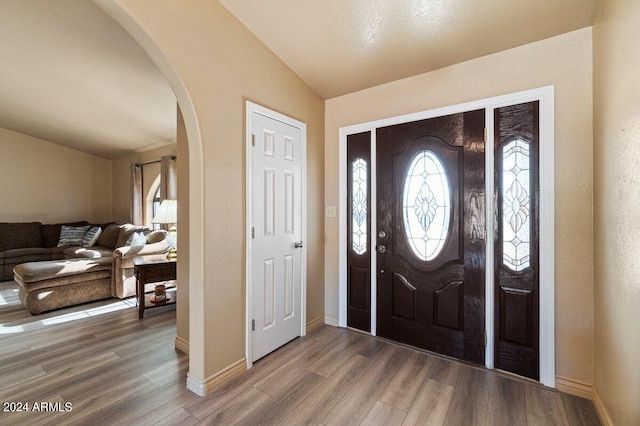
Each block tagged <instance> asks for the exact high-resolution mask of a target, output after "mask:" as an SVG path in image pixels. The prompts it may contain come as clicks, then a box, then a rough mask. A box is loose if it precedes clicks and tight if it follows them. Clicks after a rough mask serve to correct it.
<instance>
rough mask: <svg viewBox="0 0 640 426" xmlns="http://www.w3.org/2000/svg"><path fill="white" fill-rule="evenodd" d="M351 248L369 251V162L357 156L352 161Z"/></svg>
mask: <svg viewBox="0 0 640 426" xmlns="http://www.w3.org/2000/svg"><path fill="white" fill-rule="evenodd" d="M351 184H352V191H351V249H352V250H353V252H354V253H355V254H359V255H360V254H364V253H366V252H367V184H368V182H367V162H366V161H365V160H363V159H362V158H356V159H355V160H354V161H353V163H351Z"/></svg>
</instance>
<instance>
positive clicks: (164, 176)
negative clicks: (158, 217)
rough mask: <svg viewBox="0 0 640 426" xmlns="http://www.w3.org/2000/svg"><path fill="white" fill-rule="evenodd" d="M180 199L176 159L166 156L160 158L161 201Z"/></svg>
mask: <svg viewBox="0 0 640 426" xmlns="http://www.w3.org/2000/svg"><path fill="white" fill-rule="evenodd" d="M177 198H178V179H177V170H176V158H175V157H173V156H171V155H165V156H164V157H162V158H160V201H162V200H176V199H177Z"/></svg>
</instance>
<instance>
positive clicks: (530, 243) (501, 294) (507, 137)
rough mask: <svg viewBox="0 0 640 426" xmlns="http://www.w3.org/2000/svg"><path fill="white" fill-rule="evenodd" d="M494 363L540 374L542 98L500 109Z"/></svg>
mask: <svg viewBox="0 0 640 426" xmlns="http://www.w3.org/2000/svg"><path fill="white" fill-rule="evenodd" d="M494 114H495V117H494V118H495V128H496V141H495V142H496V143H495V158H494V161H495V166H496V168H495V183H496V189H495V193H496V213H497V214H496V225H497V226H496V233H495V265H494V267H495V283H494V285H495V297H496V301H495V336H496V339H495V366H496V368H500V369H502V370H506V371H510V372H512V373H516V374H519V375H522V376H526V377H530V378H532V379H536V380H537V379H539V377H540V368H539V290H538V288H539V282H538V279H539V207H538V206H539V199H540V185H539V175H538V170H539V167H538V152H539V143H538V139H539V137H538V122H539V121H538V102H529V103H525V104H519V105H513V106H508V107H502V108H497V109H496V110H495V113H494Z"/></svg>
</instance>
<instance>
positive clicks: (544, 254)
mask: <svg viewBox="0 0 640 426" xmlns="http://www.w3.org/2000/svg"><path fill="white" fill-rule="evenodd" d="M531 101H539V102H540V123H539V130H540V164H539V173H540V275H539V281H540V282H539V291H540V324H539V326H540V341H539V343H540V345H539V347H540V353H539V356H540V358H539V359H540V382H541V383H542V384H543V385H545V386H548V387H552V388H555V387H556V377H555V309H554V307H555V296H554V294H555V293H554V291H555V280H554V273H555V263H554V253H555V251H554V250H555V246H554V194H555V191H554V114H555V113H554V86H546V87H541V88H537V89H532V90H526V91H522V92H517V93H511V94H507V95H501V96H495V97H492V98H486V99H481V100H477V101H472V102H466V103H462V104H457V105H451V106H446V107H442V108H436V109H431V110H427V111H421V112H417V113H413V114H407V115H402V116H397V117H391V118H386V119H382V120H375V121H370V122H366V123H361V124H355V125H351V126H346V127H341V128H340V130H339V158H338V163H339V176H338V178H339V204H338V206H339V208H338V211H339V212H340V215H339V216H338V217H339V219H338V228H339V231H338V244H339V249H338V256H339V261H338V274H339V281H338V326H339V327H346V326H347V218H346V216H345V214H344V213H345V212H346V211H347V200H346V196H347V175H346V168H347V163H346V158H347V135H350V134H354V133H361V132H367V131H368V132H371V154H372V155H371V206H372V208H371V210H372V211H371V232H370V235H371V240H370V242H369V243H370V244H371V247H375V235H376V234H377V232H376V222H377V217H376V216H377V215H376V209H375V206H376V191H375V188H376V184H377V181H376V178H377V176H376V158H375V152H376V132H375V130H376V129H377V128H380V127H385V126H391V125H396V124H403V123H408V122H411V121H417V120H424V119H429V118H435V117H440V116H444V115H449V114H457V113H461V112H465V111H472V110H476V109H485V127H486V138H485V139H486V141H485V152H486V153H491V154H492V153H493V151H494V134H495V131H494V115H493V111H494V109H495V108H499V107H503V106H509V105H516V104H520V103H526V102H531ZM485 170H491V171H493V170H494V158H493V155H485ZM485 176H486V178H485V191H486V199H487V200H493V197H494V192H495V189H494V175H493V173H485ZM485 204H486V211H485V215H486V226H487V230H492V229H494V226H495V223H494V215H493V202H487V203H485ZM486 234H487V237H488V236H489V235H492V232H491V233H489V232H487V233H486ZM494 245H495V244H494V241H493V238H487V242H486V259H485V264H486V265H487V267H486V274H485V333H486V336H487V345H486V347H485V366H486V367H487V368H488V369H493V368H494V355H495V353H494V352H495V351H494V344H495V332H494V306H495V298H494V297H495V294H494V286H493V284H494V270H493V267H492V265H493V263H494ZM375 271H376V256H371V335H373V336H375V335H376V318H377V310H376V304H377V298H376V293H377V291H376V289H377V282H376V275H377V274H376V273H375Z"/></svg>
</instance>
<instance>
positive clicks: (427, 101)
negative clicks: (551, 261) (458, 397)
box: [325, 27, 593, 395]
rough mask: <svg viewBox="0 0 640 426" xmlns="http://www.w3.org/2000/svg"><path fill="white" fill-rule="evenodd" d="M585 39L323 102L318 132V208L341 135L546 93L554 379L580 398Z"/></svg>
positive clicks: (586, 205) (585, 345) (329, 185)
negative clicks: (550, 107)
mask: <svg viewBox="0 0 640 426" xmlns="http://www.w3.org/2000/svg"><path fill="white" fill-rule="evenodd" d="M591 34H592V31H591V28H590V27H589V28H584V29H581V30H577V31H573V32H570V33H567V34H563V35H560V36H557V37H553V38H550V39H546V40H542V41H539V42H537V43H532V44H528V45H525V46H521V47H517V48H514V49H510V50H506V51H503V52H498V53H495V54H492V55H488V56H484V57H481V58H478V59H474V60H471V61H467V62H463V63H460V64H457V65H453V66H450V67H447V68H443V69H440V70H436V71H433V72H429V73H426V74H421V75H418V76H415V77H411V78H407V79H403V80H398V81H395V82H392V83H388V84H385V85H381V86H378V87H373V88H370V89H366V90H362V91H360V92H356V93H353V94H349V95H345V96H342V97H338V98H334V99H329V100H327V103H326V127H325V134H326V135H327V137H326V143H325V164H326V165H327V167H326V170H325V188H326V190H325V203H326V205H331V206H337V205H338V188H339V187H338V130H339V129H340V127H343V126H348V125H353V124H358V123H364V122H368V121H373V120H377V119H383V118H388V117H394V116H398V115H403V114H409V113H413V112H418V111H425V110H429V109H434V108H438V107H444V106H449V105H455V104H460V103H464V102H470V101H475V100H480V99H484V98H489V97H492V96H498V95H505V94H509V93H514V92H518V91H523V90H528V89H534V88H539V87H544V86H548V85H554V87H555V146H554V147H555V170H554V171H555V297H556V309H555V327H556V335H555V342H556V377H557V378H558V379H561V380H560V383H562V384H563V385H564V386H565V387H564V388H563V390H570V391H573V392H576V390H578V391H579V392H580V393H581V394H583V395H584V394H585V393H589V392H590V391H591V385H592V384H593V266H592V261H591V259H592V256H593V243H592V242H593V235H592V230H593V218H592V208H593V193H592V191H593V183H592V176H593V175H592V170H593V165H592V164H593V153H592V149H593V134H592V119H593V118H592V117H593V114H592V98H591V95H592V73H591V69H592V48H591ZM325 226H326V234H327V242H326V246H325V265H326V267H325V312H326V315H327V317H328V319H329V320H330V321H337V315H338V221H337V219H327V222H326V225H325ZM566 386H569V387H570V389H567V387H566Z"/></svg>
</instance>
